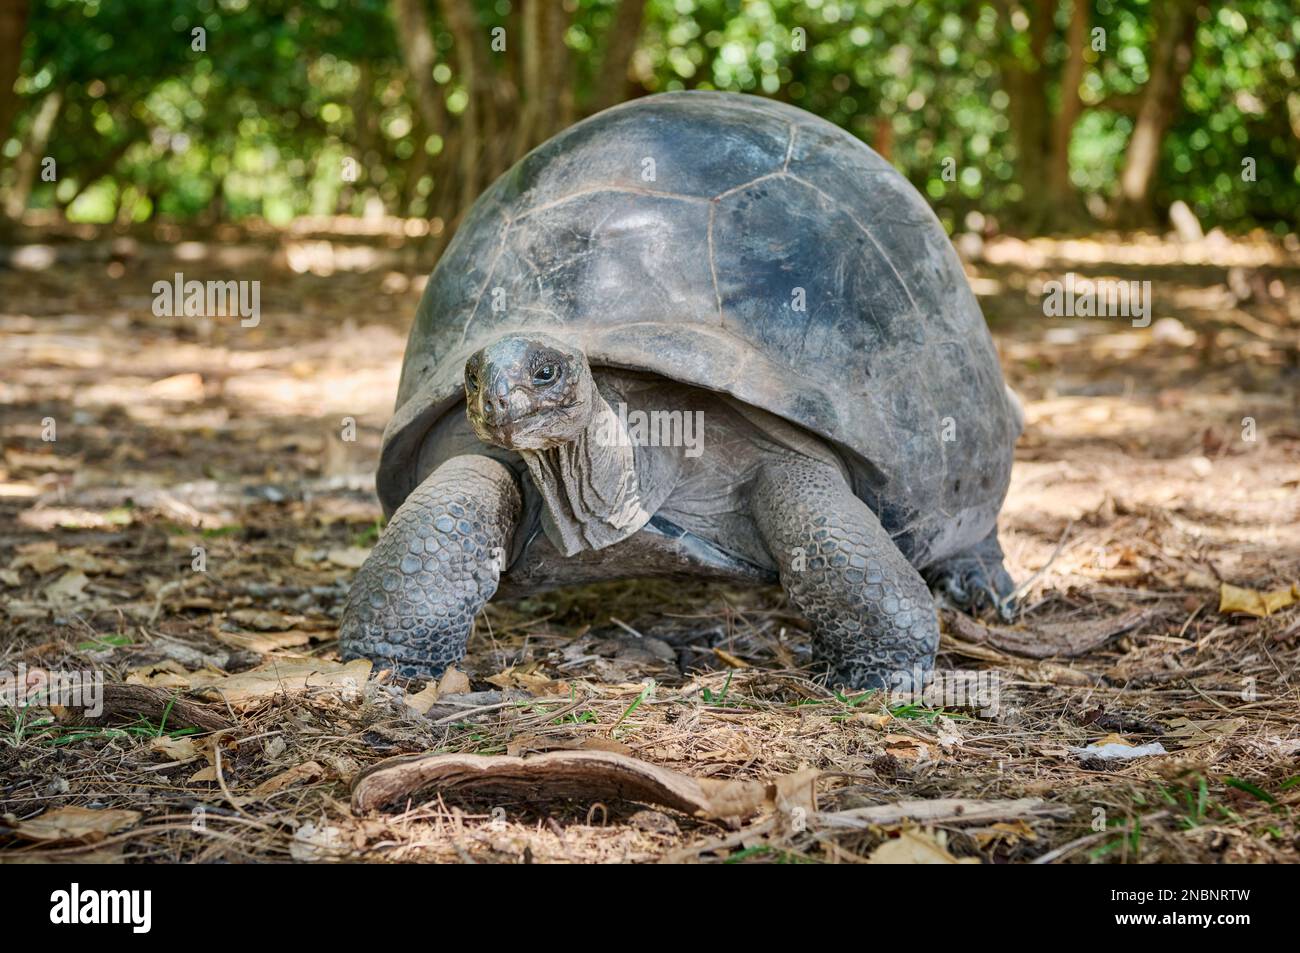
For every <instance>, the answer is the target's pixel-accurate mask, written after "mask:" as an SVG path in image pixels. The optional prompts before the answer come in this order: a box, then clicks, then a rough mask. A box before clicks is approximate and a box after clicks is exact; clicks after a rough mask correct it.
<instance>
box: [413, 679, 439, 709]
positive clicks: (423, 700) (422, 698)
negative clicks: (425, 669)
mask: <svg viewBox="0 0 1300 953" xmlns="http://www.w3.org/2000/svg"><path fill="white" fill-rule="evenodd" d="M438 694H439V691H438V683H437V682H430V683H429V684H428V685H425V686H424V690H423V691H419V692H416V693H415V694H414V695H407V696H406V707H407V708H409V709H411V711H413V712H415V713H416V714H417V715H424V714H428V711H429V709H430V708H432V707H433V705H434V702H436V701H437V700H438Z"/></svg>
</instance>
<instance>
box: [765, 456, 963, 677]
mask: <svg viewBox="0 0 1300 953" xmlns="http://www.w3.org/2000/svg"><path fill="white" fill-rule="evenodd" d="M751 499H752V503H751V506H752V512H753V517H754V522H755V523H756V524H757V526H758V530H759V533H760V535H761V536H762V538H763V542H764V544H765V545H766V546H767V550H768V552H769V553H771V555H772V558H773V559H775V560H776V563H777V567H778V569H779V571H780V577H781V585H782V586H783V587H784V588H785V591H786V594H787V595H788V596H789V597H790V602H791V603H793V605H794V606H795V608H797V609H798V610H799V611H800V612H801V613H803V615H804V616H805V617H806V618H807V619H808V621H809V622H811V623H812V627H813V640H812V641H813V657H814V659H816V661H817V662H818V663H819V664H821V665H823V666H825V667H826V669H828V672H829V680H830V683H831V684H832V685H835V684H844V685H848V686H850V687H852V688H888V689H892V690H895V691H912V690H920V689H921V688H922V687H923V686H922V684H921V682H922V681H923V680H924V678H925V673H927V672H928V671H929V670H930V669H931V668H932V667H933V666H934V656H935V653H936V651H937V650H938V648H939V620H938V616H937V614H936V612H935V608H934V602H933V600H932V599H931V598H930V591H929V590H928V589H927V588H926V585H925V581H924V580H923V579H922V578H921V575H920V573H918V572H917V571H916V570H915V569H914V568H913V567H912V565H911V564H910V563H909V562H908V561H907V559H906V558H905V557H904V556H903V554H902V553H901V552H899V550H898V547H897V546H895V545H894V542H893V540H891V539H890V538H889V533H887V532H886V531H885V528H884V527H883V526H881V525H880V520H878V519H877V518H876V514H875V513H873V512H871V509H870V508H869V507H868V506H867V505H866V504H865V503H863V502H862V501H861V500H860V499H858V498H857V497H856V496H854V494H853V491H852V490H851V489H850V488H849V485H848V483H847V482H845V480H844V477H843V476H841V475H840V473H839V472H838V471H837V470H835V469H834V468H833V467H830V466H827V465H826V464H824V463H818V462H816V461H813V460H808V459H804V458H788V459H785V460H781V461H779V462H775V463H770V464H768V465H767V466H766V467H764V468H763V470H762V471H761V472H760V474H759V476H758V479H757V481H756V482H755V486H754V491H753V495H752V497H751Z"/></svg>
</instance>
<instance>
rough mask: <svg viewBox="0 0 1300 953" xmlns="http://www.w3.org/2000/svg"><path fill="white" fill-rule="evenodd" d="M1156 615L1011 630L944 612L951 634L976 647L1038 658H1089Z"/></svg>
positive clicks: (1143, 612) (1146, 612) (1145, 612)
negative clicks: (1086, 656)
mask: <svg viewBox="0 0 1300 953" xmlns="http://www.w3.org/2000/svg"><path fill="white" fill-rule="evenodd" d="M1155 616H1156V612H1155V611H1154V610H1151V609H1130V610H1129V611H1128V612H1125V613H1124V614H1123V615H1120V616H1117V617H1116V618H1113V619H1096V620H1093V621H1088V622H1075V621H1071V622H1043V623H1039V624H1038V625H1037V626H1036V627H1034V628H1032V629H1012V628H1007V627H1005V626H993V625H984V624H983V623H981V622H976V621H975V620H974V619H972V618H971V617H970V616H968V615H965V614H964V613H961V612H951V611H945V612H944V620H945V622H946V623H947V627H948V629H949V631H950V632H951V633H952V635H954V636H957V637H959V638H960V639H962V640H965V641H966V642H969V643H972V644H974V645H988V646H992V647H993V648H996V649H1000V650H1001V651H1003V652H1008V653H1010V654H1011V655H1019V656H1022V657H1024V658H1036V659H1045V658H1075V657H1076V656H1079V655H1086V654H1087V653H1089V652H1091V651H1093V650H1094V649H1099V648H1101V647H1102V646H1103V645H1105V644H1106V643H1107V642H1108V641H1110V640H1111V639H1113V638H1114V637H1115V636H1117V635H1122V634H1123V633H1125V632H1129V631H1131V630H1133V629H1136V628H1137V627H1138V626H1139V625H1141V624H1142V623H1144V622H1146V621H1147V620H1149V619H1152V618H1154V617H1155Z"/></svg>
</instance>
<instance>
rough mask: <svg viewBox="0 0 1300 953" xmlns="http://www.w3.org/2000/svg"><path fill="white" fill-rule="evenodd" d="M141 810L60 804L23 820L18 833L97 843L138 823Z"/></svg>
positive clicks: (33, 838) (35, 837) (34, 837)
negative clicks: (99, 809)
mask: <svg viewBox="0 0 1300 953" xmlns="http://www.w3.org/2000/svg"><path fill="white" fill-rule="evenodd" d="M139 820H140V813H139V812H138V811H125V810H112V809H105V810H102V811H96V810H91V809H90V808H87V807H59V808H55V809H54V810H52V811H46V812H45V813H44V814H42V815H41V816H40V817H37V818H33V819H32V820H30V821H19V822H18V824H17V826H16V827H15V828H14V829H15V831H16V832H17V834H18V836H19V837H21V838H23V839H25V840H31V841H41V842H45V843H48V842H50V841H78V842H80V843H83V844H93V843H95V842H96V841H101V840H103V839H104V838H105V837H107V836H108V835H110V834H116V833H117V832H118V831H121V830H126V829H127V828H128V827H134V826H135V823H136V822H137V821H139Z"/></svg>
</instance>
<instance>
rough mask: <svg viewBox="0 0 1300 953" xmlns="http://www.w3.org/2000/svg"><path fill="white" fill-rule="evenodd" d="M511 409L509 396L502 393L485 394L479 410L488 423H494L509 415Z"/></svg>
mask: <svg viewBox="0 0 1300 953" xmlns="http://www.w3.org/2000/svg"><path fill="white" fill-rule="evenodd" d="M509 411H510V400H509V398H508V397H505V396H502V395H492V396H489V395H487V394H484V395H483V399H482V401H481V402H480V406H479V412H480V413H481V414H482V416H483V419H484V420H485V421H487V422H488V423H490V424H492V423H497V422H498V421H501V420H505V419H506V418H507V416H508V415H509Z"/></svg>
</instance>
